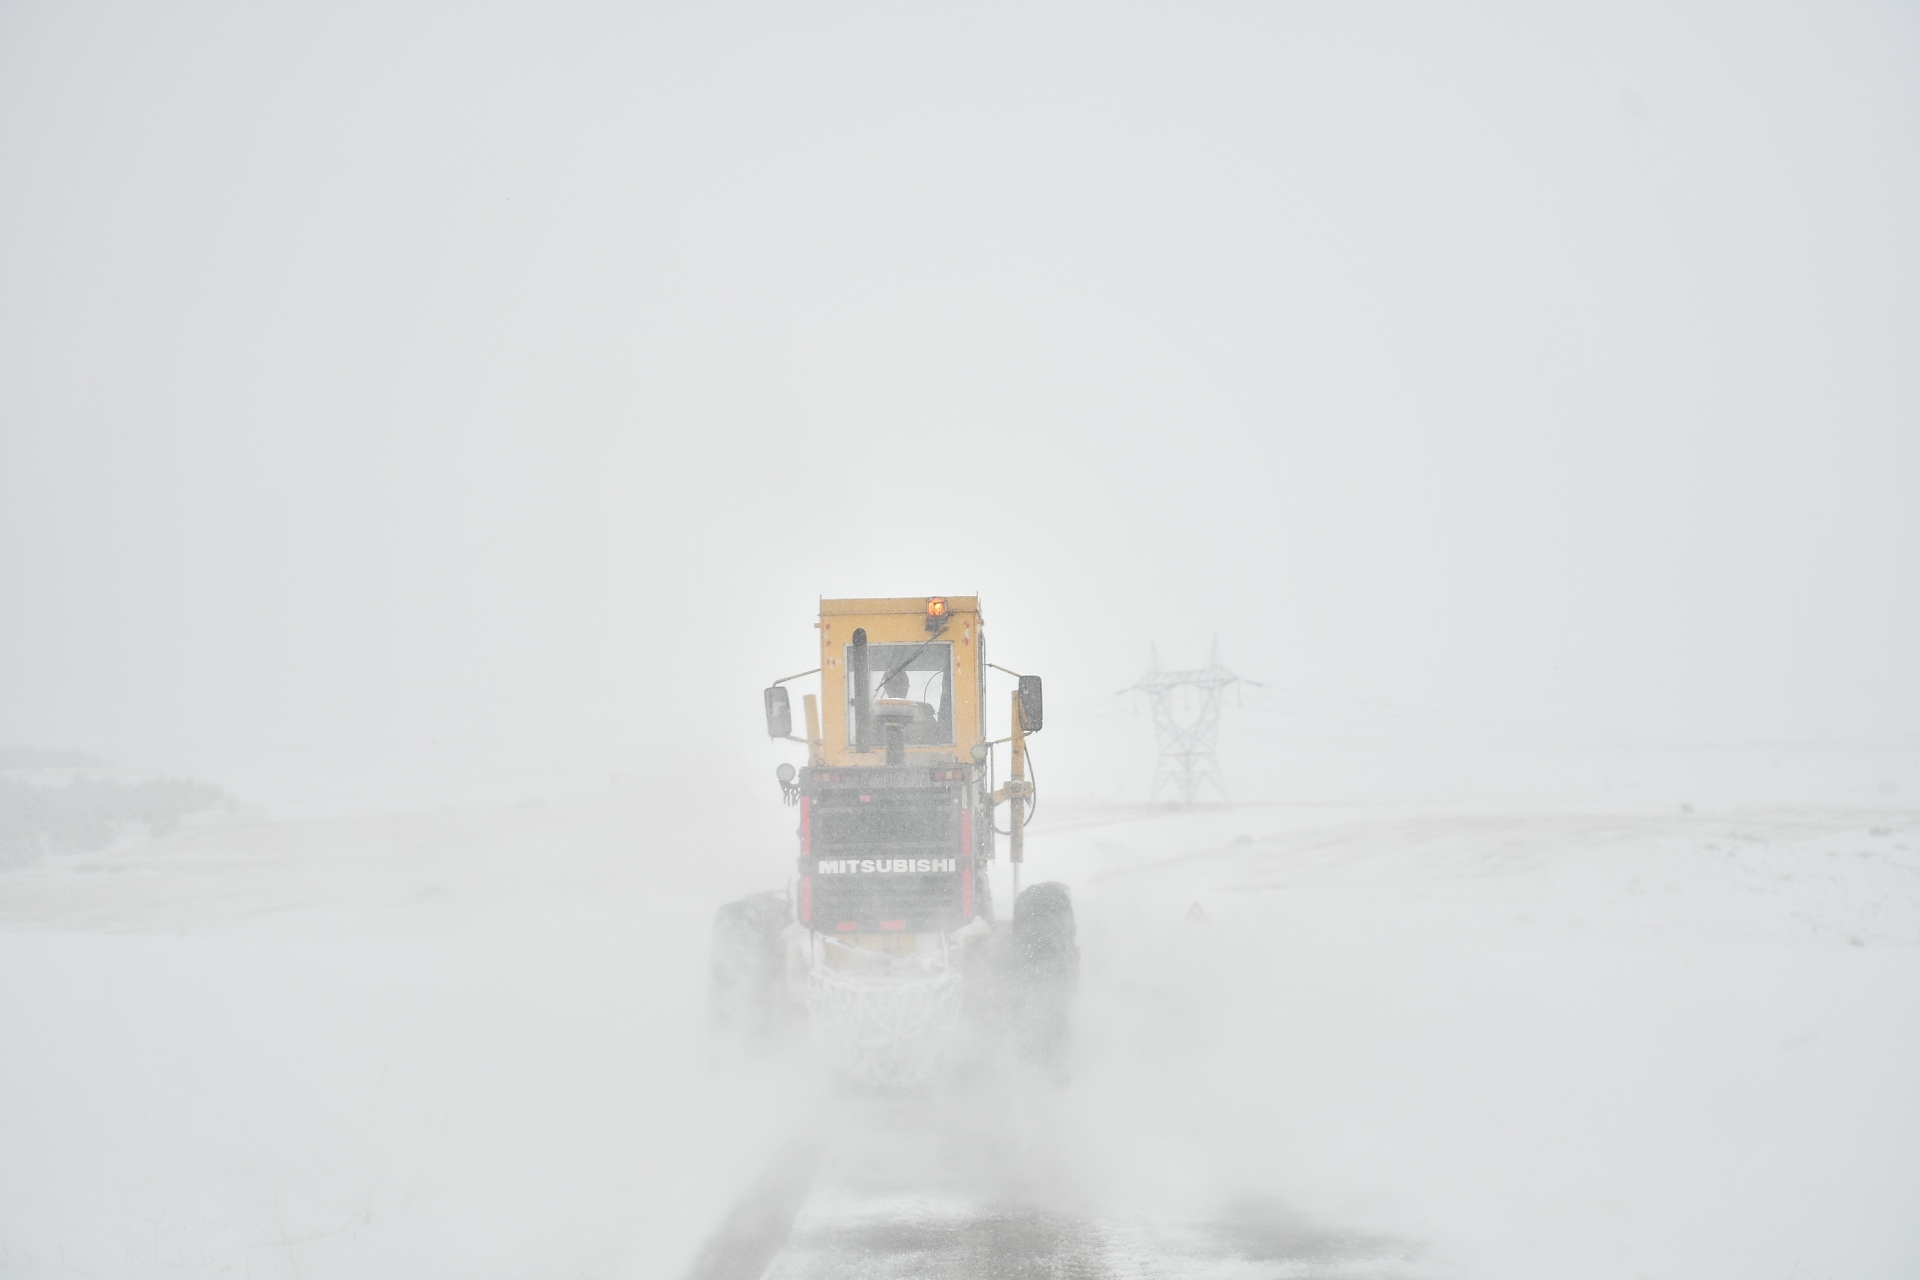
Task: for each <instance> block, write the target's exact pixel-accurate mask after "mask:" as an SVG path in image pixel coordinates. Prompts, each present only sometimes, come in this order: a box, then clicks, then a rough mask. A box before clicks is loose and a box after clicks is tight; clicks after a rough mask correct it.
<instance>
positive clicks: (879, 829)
mask: <svg viewBox="0 0 1920 1280" xmlns="http://www.w3.org/2000/svg"><path fill="white" fill-rule="evenodd" d="M810 809H811V819H810V827H809V829H810V832H811V838H812V848H811V850H810V853H811V855H812V857H813V858H814V859H816V860H818V859H829V860H836V861H837V860H842V859H850V860H866V859H874V860H883V859H899V858H914V859H919V858H938V859H941V860H942V861H944V862H946V863H947V865H949V866H951V867H952V868H953V870H951V871H940V872H935V873H932V874H920V873H918V872H907V871H899V872H894V871H867V872H861V871H858V870H852V869H850V870H846V871H840V872H837V873H833V874H827V875H812V876H811V877H810V879H811V882H812V884H811V894H812V899H811V901H812V917H813V919H812V923H813V927H814V928H816V929H820V930H822V931H824V932H828V933H832V932H834V931H835V930H836V929H838V928H839V927H840V926H842V925H852V926H853V928H852V929H850V930H848V931H849V932H853V931H858V932H861V933H869V932H877V931H879V930H881V929H882V928H893V929H903V930H905V931H907V932H914V933H917V932H925V931H928V930H932V929H951V928H956V927H958V926H959V925H961V924H964V923H966V915H965V902H964V894H963V891H962V884H961V879H962V876H963V874H968V873H970V872H969V871H968V870H967V869H970V868H971V866H972V859H971V858H969V857H967V856H965V855H966V854H968V853H970V852H971V850H964V849H962V848H961V847H960V846H961V838H960V832H961V826H960V793H959V792H958V791H957V790H950V789H948V788H944V787H942V788H939V789H937V790H936V789H932V788H926V789H921V788H910V789H909V788H898V789H881V788H874V789H872V790H870V791H861V790H858V789H856V788H834V789H830V790H829V789H822V790H820V791H819V792H817V793H816V794H815V795H814V796H813V797H812V802H811V805H810ZM818 865H819V864H818V861H814V862H811V863H809V864H807V865H806V869H807V870H808V871H810V872H811V871H813V870H814V869H815V868H816V867H817V866H818Z"/></svg>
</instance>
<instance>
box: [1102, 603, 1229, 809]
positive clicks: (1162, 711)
mask: <svg viewBox="0 0 1920 1280" xmlns="http://www.w3.org/2000/svg"><path fill="white" fill-rule="evenodd" d="M1240 683H1242V681H1241V679H1240V677H1239V676H1237V675H1235V674H1233V672H1231V671H1229V670H1227V669H1226V668H1225V667H1223V666H1221V665H1220V641H1219V639H1218V637H1216V638H1215V639H1214V642H1213V654H1212V657H1211V658H1210V659H1209V665H1207V666H1206V667H1203V668H1201V669H1200V670H1198V671H1162V670H1161V669H1160V650H1159V647H1158V646H1155V647H1154V648H1153V650H1152V666H1151V668H1150V669H1149V670H1148V671H1147V674H1145V675H1144V676H1141V677H1140V679H1139V680H1138V681H1137V682H1136V683H1135V684H1134V685H1133V686H1132V688H1131V689H1129V690H1127V692H1132V693H1144V694H1146V695H1147V701H1148V702H1149V703H1151V704H1152V706H1153V736H1154V738H1155V740H1156V741H1157V742H1158V743H1159V746H1160V765H1159V767H1158V768H1157V769H1155V770H1154V774H1153V793H1152V798H1153V799H1158V798H1159V796H1160V792H1161V790H1162V789H1163V788H1171V789H1172V790H1173V793H1174V794H1175V795H1176V796H1178V797H1179V802H1180V803H1181V804H1192V803H1193V801H1194V797H1195V796H1197V795H1199V794H1200V789H1201V788H1202V787H1204V786H1206V785H1207V784H1209V783H1211V784H1212V785H1213V789H1214V790H1215V791H1217V792H1219V793H1220V798H1221V799H1222V800H1226V799H1228V796H1227V783H1226V779H1225V778H1224V777H1223V776H1222V775H1221V773H1220V702H1221V695H1222V694H1224V693H1225V692H1226V691H1227V688H1228V687H1229V686H1231V685H1235V684H1240ZM1246 683H1252V682H1251V681H1248V682H1246Z"/></svg>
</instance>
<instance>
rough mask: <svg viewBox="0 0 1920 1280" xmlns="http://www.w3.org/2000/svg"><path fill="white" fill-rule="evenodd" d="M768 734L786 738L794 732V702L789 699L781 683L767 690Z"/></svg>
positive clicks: (772, 736)
mask: <svg viewBox="0 0 1920 1280" xmlns="http://www.w3.org/2000/svg"><path fill="white" fill-rule="evenodd" d="M766 699H767V736H768V737H769V738H786V737H791V736H792V734H793V703H792V702H790V701H788V700H787V691H786V689H785V688H783V687H782V686H780V685H775V686H773V688H771V689H769V690H767V693H766Z"/></svg>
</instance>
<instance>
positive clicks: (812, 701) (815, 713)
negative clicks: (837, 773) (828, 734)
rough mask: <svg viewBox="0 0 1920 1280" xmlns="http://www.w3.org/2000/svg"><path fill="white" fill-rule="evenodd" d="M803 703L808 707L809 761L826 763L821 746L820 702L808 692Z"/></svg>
mask: <svg viewBox="0 0 1920 1280" xmlns="http://www.w3.org/2000/svg"><path fill="white" fill-rule="evenodd" d="M801 705H803V706H805V707H806V709H807V763H808V764H825V763H826V756H825V755H823V754H822V752H821V747H820V703H819V701H818V700H817V699H816V698H815V697H814V696H813V695H812V694H808V695H807V696H806V698H805V699H804V700H803V701H802V704H801Z"/></svg>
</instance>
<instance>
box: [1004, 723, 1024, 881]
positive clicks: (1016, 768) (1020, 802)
mask: <svg viewBox="0 0 1920 1280" xmlns="http://www.w3.org/2000/svg"><path fill="white" fill-rule="evenodd" d="M1012 780H1013V782H1014V783H1015V784H1016V785H1015V786H1014V788H1013V790H1014V791H1015V792H1016V793H1017V792H1019V791H1021V790H1022V787H1021V786H1019V785H1018V784H1020V783H1024V782H1025V781H1026V780H1027V731H1026V729H1025V728H1024V727H1022V725H1021V723H1020V694H1019V692H1018V691H1016V692H1015V693H1014V695H1013V779H1012ZM1009 803H1010V804H1011V808H1010V809H1009V810H1008V812H1007V831H1008V834H1009V836H1010V837H1011V838H1010V839H1009V840H1008V842H1007V843H1008V845H1009V849H1008V853H1007V861H1008V862H1010V863H1012V864H1013V900H1014V902H1015V904H1016V905H1017V904H1018V903H1019V901H1020V864H1021V863H1023V862H1025V861H1026V860H1027V828H1026V804H1027V802H1026V797H1025V796H1023V795H1019V794H1016V795H1014V796H1013V798H1012V800H1011V801H1010V802H1009Z"/></svg>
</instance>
